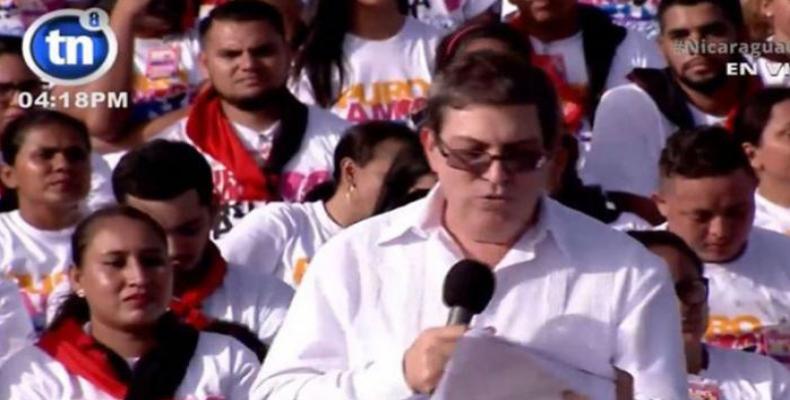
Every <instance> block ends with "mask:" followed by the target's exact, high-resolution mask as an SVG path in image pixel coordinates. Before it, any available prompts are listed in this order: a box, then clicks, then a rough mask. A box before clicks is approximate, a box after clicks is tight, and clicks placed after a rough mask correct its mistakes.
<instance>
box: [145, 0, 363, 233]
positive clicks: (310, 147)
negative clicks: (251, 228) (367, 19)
mask: <svg viewBox="0 0 790 400" xmlns="http://www.w3.org/2000/svg"><path fill="white" fill-rule="evenodd" d="M200 36H201V43H202V46H203V48H202V52H201V54H200V66H201V68H202V69H203V71H204V72H205V74H206V75H207V77H208V79H209V82H210V88H209V89H207V90H204V91H202V92H201V93H200V94H198V96H197V98H196V99H195V101H194V102H193V103H192V105H191V108H190V111H189V115H187V116H186V117H185V118H182V119H181V120H180V121H178V122H176V123H175V124H173V125H172V126H170V127H168V128H166V129H165V130H164V131H163V132H161V133H159V134H158V135H156V136H155V137H157V138H162V139H168V140H176V141H183V142H187V143H190V144H192V145H193V146H194V147H195V148H197V149H198V150H199V151H200V152H201V153H202V154H203V155H204V157H205V158H206V160H207V161H208V162H209V165H210V166H211V169H212V173H213V176H214V187H215V189H216V190H217V192H218V194H219V196H220V199H221V206H222V207H221V209H220V218H219V220H218V222H217V226H215V228H214V230H213V234H214V239H217V238H219V237H220V236H221V235H222V234H224V233H226V232H228V231H229V230H230V229H231V227H232V226H233V225H234V223H235V222H236V221H238V220H239V219H240V218H242V217H243V216H244V215H246V214H247V213H248V212H249V211H251V210H252V209H253V208H254V207H256V206H257V205H258V204H260V203H263V202H268V201H273V200H285V201H301V200H302V199H303V198H304V196H305V194H307V192H309V190H310V189H311V188H312V187H314V186H315V185H317V184H319V183H321V182H323V181H325V180H327V179H328V178H329V177H330V175H331V172H332V155H333V153H334V148H335V146H336V145H337V142H338V141H339V139H340V136H341V134H342V132H343V130H344V129H345V128H346V127H347V126H348V124H347V123H346V122H345V121H342V120H341V119H340V118H338V117H336V116H334V115H332V114H331V113H329V112H328V111H325V110H322V109H320V108H317V107H308V106H305V105H304V104H302V103H300V102H299V101H298V100H296V98H294V97H293V95H291V93H290V92H289V91H288V89H287V88H286V80H287V76H288V71H289V67H290V65H291V61H290V50H289V48H288V44H287V42H286V40H285V36H284V28H283V21H282V17H281V15H280V13H279V11H277V9H276V8H275V7H274V6H271V5H269V4H266V3H264V2H261V1H257V0H236V1H232V2H228V3H224V4H222V5H220V6H217V7H216V8H214V9H213V10H212V11H211V12H210V13H209V15H208V16H207V17H206V18H205V19H204V20H203V21H202V23H201V29H200Z"/></svg>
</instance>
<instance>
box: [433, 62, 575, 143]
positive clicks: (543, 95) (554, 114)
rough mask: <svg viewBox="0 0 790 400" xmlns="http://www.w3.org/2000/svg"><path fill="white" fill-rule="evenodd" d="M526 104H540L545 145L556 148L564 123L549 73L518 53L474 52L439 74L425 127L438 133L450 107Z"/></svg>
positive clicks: (539, 111) (538, 111)
mask: <svg viewBox="0 0 790 400" xmlns="http://www.w3.org/2000/svg"><path fill="white" fill-rule="evenodd" d="M526 104H531V105H535V106H536V108H537V114H538V118H539V120H540V129H541V136H542V137H543V144H544V146H546V147H547V148H550V147H552V146H553V145H554V142H555V141H556V138H557V135H558V134H559V131H560V126H561V125H560V114H559V103H558V100H557V95H556V93H555V92H554V88H553V86H552V85H551V82H550V81H549V78H548V77H547V76H546V74H545V73H544V72H543V71H541V70H540V69H538V68H536V67H534V66H532V65H531V64H530V63H529V61H528V60H527V59H526V58H524V57H521V56H518V55H515V54H502V53H498V52H492V51H479V52H473V53H471V54H468V55H466V56H462V57H459V58H457V59H455V60H453V61H452V62H451V63H450V64H448V65H447V66H446V67H445V68H444V69H443V70H442V71H441V72H439V74H438V75H437V76H436V79H435V80H434V82H433V84H432V86H431V90H430V94H429V96H428V104H427V105H426V108H425V120H424V123H423V126H425V127H427V128H429V129H431V130H433V131H434V132H435V133H436V134H437V135H438V134H439V132H440V131H441V128H442V122H443V120H444V113H445V111H446V110H447V109H448V108H455V109H462V108H465V107H468V106H471V105H492V106H509V105H526Z"/></svg>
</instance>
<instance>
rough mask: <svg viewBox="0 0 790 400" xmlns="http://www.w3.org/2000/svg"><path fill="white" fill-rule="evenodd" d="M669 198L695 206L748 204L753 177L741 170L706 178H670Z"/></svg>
mask: <svg viewBox="0 0 790 400" xmlns="http://www.w3.org/2000/svg"><path fill="white" fill-rule="evenodd" d="M669 184H670V185H671V196H670V199H671V201H673V202H676V203H680V204H688V205H694V206H695V207H708V208H711V209H715V208H727V207H732V206H737V205H743V204H748V203H750V202H751V201H752V199H753V198H754V190H753V186H754V178H753V177H751V176H749V175H748V174H747V173H746V172H745V171H743V170H740V169H739V170H737V171H734V172H733V173H730V174H727V175H721V176H716V177H706V178H685V177H680V176H676V177H673V178H670V180H669Z"/></svg>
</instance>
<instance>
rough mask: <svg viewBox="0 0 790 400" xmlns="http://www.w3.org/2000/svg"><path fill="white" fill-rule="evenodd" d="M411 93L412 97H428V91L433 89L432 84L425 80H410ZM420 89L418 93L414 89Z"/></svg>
mask: <svg viewBox="0 0 790 400" xmlns="http://www.w3.org/2000/svg"><path fill="white" fill-rule="evenodd" d="M409 86H410V88H411V89H410V92H411V97H428V90H429V89H430V88H431V84H429V83H428V82H426V81H425V80H424V79H419V78H417V79H410V80H409ZM415 87H416V88H417V89H418V92H417V93H415V91H414V88H415Z"/></svg>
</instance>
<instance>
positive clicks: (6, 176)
mask: <svg viewBox="0 0 790 400" xmlns="http://www.w3.org/2000/svg"><path fill="white" fill-rule="evenodd" d="M0 180H2V182H3V186H5V187H7V188H9V189H16V188H17V187H19V181H18V179H17V177H16V172H15V171H14V168H13V167H10V166H8V165H5V164H3V165H0Z"/></svg>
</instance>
